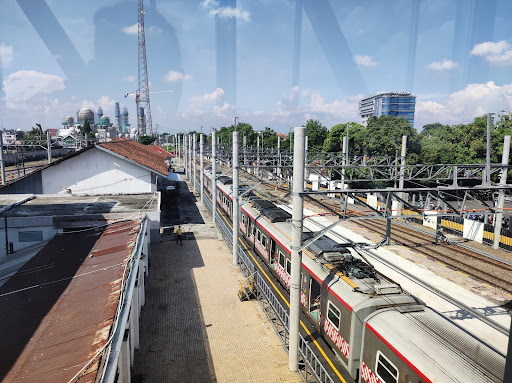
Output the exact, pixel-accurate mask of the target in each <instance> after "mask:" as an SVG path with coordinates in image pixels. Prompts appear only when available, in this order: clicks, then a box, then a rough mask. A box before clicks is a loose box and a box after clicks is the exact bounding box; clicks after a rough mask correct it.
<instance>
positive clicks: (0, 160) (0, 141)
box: [0, 132, 5, 185]
mask: <svg viewBox="0 0 512 383" xmlns="http://www.w3.org/2000/svg"><path fill="white" fill-rule="evenodd" d="M0 167H1V171H2V185H5V162H4V138H3V134H2V132H0Z"/></svg>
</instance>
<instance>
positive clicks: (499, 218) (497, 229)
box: [492, 136, 510, 249]
mask: <svg viewBox="0 0 512 383" xmlns="http://www.w3.org/2000/svg"><path fill="white" fill-rule="evenodd" d="M509 153H510V136H505V141H504V143H503V157H502V159H501V165H502V168H501V177H500V186H505V185H506V184H507V171H508V169H507V165H508V160H509ZM504 204H505V191H504V190H500V191H499V194H498V203H497V205H496V213H497V214H496V220H495V222H494V242H493V245H492V248H493V249H498V248H499V247H500V236H501V226H502V223H503V205H504Z"/></svg>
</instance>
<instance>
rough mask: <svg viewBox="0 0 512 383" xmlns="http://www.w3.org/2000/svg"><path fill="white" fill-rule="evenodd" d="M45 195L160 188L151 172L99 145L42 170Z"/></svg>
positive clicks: (130, 191) (135, 192)
mask: <svg viewBox="0 0 512 383" xmlns="http://www.w3.org/2000/svg"><path fill="white" fill-rule="evenodd" d="M42 183H43V194H66V189H71V191H72V194H75V195H100V194H138V193H151V192H154V191H156V185H153V184H152V183H151V172H150V171H149V170H147V169H144V168H142V167H141V166H138V165H135V164H132V163H131V162H129V161H126V160H124V159H122V158H119V157H116V156H114V155H111V154H108V153H105V152H104V151H102V150H100V149H96V148H92V149H89V150H87V151H85V152H83V153H81V154H80V155H77V156H75V157H72V158H68V159H67V160H65V161H62V162H61V163H59V164H57V165H54V166H50V167H48V168H47V169H44V170H43V171H42Z"/></svg>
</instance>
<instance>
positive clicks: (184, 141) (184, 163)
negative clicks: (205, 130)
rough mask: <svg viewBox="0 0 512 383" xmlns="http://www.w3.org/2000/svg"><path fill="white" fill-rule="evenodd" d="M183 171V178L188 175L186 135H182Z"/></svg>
mask: <svg viewBox="0 0 512 383" xmlns="http://www.w3.org/2000/svg"><path fill="white" fill-rule="evenodd" d="M182 140H183V172H184V173H185V178H186V177H187V175H188V168H187V136H185V135H183V138H182Z"/></svg>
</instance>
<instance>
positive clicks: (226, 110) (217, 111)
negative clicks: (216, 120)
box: [213, 103, 236, 118]
mask: <svg viewBox="0 0 512 383" xmlns="http://www.w3.org/2000/svg"><path fill="white" fill-rule="evenodd" d="M235 110H236V108H235V107H234V106H233V105H230V104H228V103H224V105H222V106H214V107H213V115H214V116H215V117H222V118H231V117H232V116H233V115H234V113H235Z"/></svg>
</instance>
